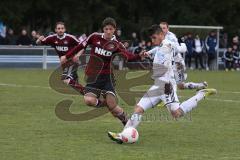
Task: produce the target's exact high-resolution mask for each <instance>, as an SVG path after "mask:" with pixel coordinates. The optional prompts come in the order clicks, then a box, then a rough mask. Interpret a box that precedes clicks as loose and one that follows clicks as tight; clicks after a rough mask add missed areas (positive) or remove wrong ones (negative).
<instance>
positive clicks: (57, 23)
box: [55, 21, 65, 27]
mask: <svg viewBox="0 0 240 160" xmlns="http://www.w3.org/2000/svg"><path fill="white" fill-rule="evenodd" d="M59 24H60V25H64V26H65V23H64V22H62V21H58V22H56V24H55V27H57V25H59Z"/></svg>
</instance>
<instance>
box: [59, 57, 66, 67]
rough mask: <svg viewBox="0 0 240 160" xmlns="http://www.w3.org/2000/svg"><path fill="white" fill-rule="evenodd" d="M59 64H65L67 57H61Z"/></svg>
mask: <svg viewBox="0 0 240 160" xmlns="http://www.w3.org/2000/svg"><path fill="white" fill-rule="evenodd" d="M60 63H61V65H64V64H65V63H67V57H66V56H61V57H60Z"/></svg>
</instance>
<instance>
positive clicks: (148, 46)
mask: <svg viewBox="0 0 240 160" xmlns="http://www.w3.org/2000/svg"><path fill="white" fill-rule="evenodd" d="M145 49H146V51H149V50H151V49H152V42H151V41H148V42H147V44H146V48H145Z"/></svg>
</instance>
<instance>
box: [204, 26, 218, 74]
mask: <svg viewBox="0 0 240 160" xmlns="http://www.w3.org/2000/svg"><path fill="white" fill-rule="evenodd" d="M205 46H206V49H207V50H206V51H207V57H208V58H207V59H208V60H207V66H206V70H207V71H208V70H209V67H211V64H212V62H213V60H215V58H216V51H217V49H218V46H217V37H216V33H215V32H214V31H211V32H210V34H209V35H208V36H207V37H206V40H205Z"/></svg>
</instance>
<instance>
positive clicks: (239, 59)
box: [232, 44, 240, 71]
mask: <svg viewBox="0 0 240 160" xmlns="http://www.w3.org/2000/svg"><path fill="white" fill-rule="evenodd" d="M232 52H233V67H234V69H236V70H237V71H239V67H240V65H239V64H240V54H239V47H238V46H237V45H236V44H235V45H233V51H232Z"/></svg>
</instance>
